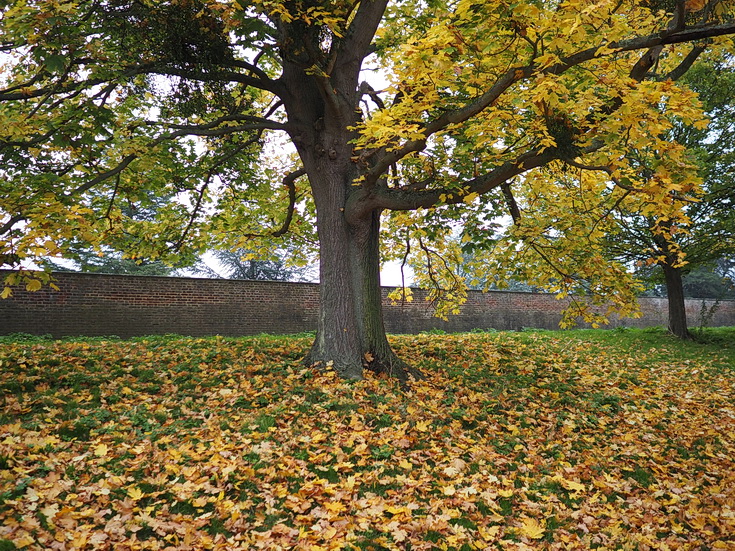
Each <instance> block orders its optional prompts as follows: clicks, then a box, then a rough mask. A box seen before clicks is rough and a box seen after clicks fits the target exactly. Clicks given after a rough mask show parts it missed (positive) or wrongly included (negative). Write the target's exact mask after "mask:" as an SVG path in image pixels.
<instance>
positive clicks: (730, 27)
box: [365, 22, 735, 186]
mask: <svg viewBox="0 0 735 551" xmlns="http://www.w3.org/2000/svg"><path fill="white" fill-rule="evenodd" d="M733 33H735V22H728V23H723V24H720V25H706V26H695V27H691V28H688V29H683V30H680V31H676V32H672V31H671V30H669V29H667V30H666V31H663V32H659V33H655V34H651V35H647V36H641V37H636V38H631V39H627V40H621V41H618V42H612V43H610V44H607V45H605V44H600V45H599V46H595V47H593V48H588V49H586V50H582V51H580V52H577V53H576V54H573V55H571V56H568V57H566V58H564V59H562V60H561V61H560V62H559V63H557V64H554V65H552V66H550V67H547V68H546V69H542V70H538V69H537V68H536V66H535V65H534V64H533V63H531V64H530V65H527V66H524V67H520V66H519V67H513V68H511V69H509V70H508V71H506V72H505V73H504V74H503V75H501V76H500V78H499V79H498V80H497V81H496V82H495V84H494V85H493V86H492V87H491V88H490V89H489V90H488V91H487V92H485V93H484V94H483V95H481V96H480V97H478V98H477V99H475V100H474V101H472V102H471V103H469V104H467V105H466V106H464V107H462V108H460V109H455V110H453V111H447V112H445V113H444V114H442V115H441V116H440V117H438V118H436V119H435V120H433V121H431V122H429V123H427V124H426V125H425V126H424V129H423V134H424V139H422V140H412V141H408V142H406V143H405V144H404V145H403V146H402V147H400V148H397V149H396V150H394V151H391V152H389V153H386V154H385V155H384V156H383V157H382V158H381V159H380V161H379V162H377V163H376V164H375V165H374V166H373V168H372V169H371V170H370V171H369V172H368V173H367V175H366V178H365V184H366V185H368V186H370V185H373V184H374V183H375V182H376V181H377V180H378V178H380V176H381V175H382V174H383V173H384V172H385V171H386V170H388V168H389V167H390V166H391V165H392V164H394V163H396V162H397V161H399V160H400V159H402V158H404V157H405V156H406V155H409V154H410V153H414V152H416V151H422V150H423V149H424V148H425V147H426V138H428V137H429V136H431V135H433V134H435V133H437V132H440V131H442V130H444V129H446V128H447V127H448V126H450V125H452V124H457V123H460V122H464V121H466V120H468V119H470V118H472V117H474V116H475V115H477V114H478V113H480V112H481V111H483V110H485V109H486V108H488V107H490V106H491V105H492V104H493V103H494V102H495V101H496V100H497V99H498V98H499V97H500V95H501V94H503V93H504V92H505V91H506V90H508V88H510V87H511V86H512V85H513V84H514V83H516V82H518V81H520V80H524V79H527V78H529V77H530V76H532V75H534V74H538V73H541V74H557V75H558V74H562V73H564V72H566V71H567V70H569V69H570V68H572V67H575V66H577V65H580V64H581V63H585V62H587V61H590V60H592V59H595V58H598V57H603V56H604V55H609V54H610V53H617V52H627V51H634V50H644V49H652V48H658V47H662V46H665V45H669V44H680V43H684V42H693V41H696V40H701V39H704V38H711V37H716V36H722V35H727V34H733ZM603 46H605V51H604V52H603V51H601V50H602V49H603ZM645 57H648V59H645V60H643V61H641V66H640V67H639V68H637V69H634V70H633V72H634V73H635V75H637V74H638V73H639V72H641V71H643V70H644V69H645V68H646V66H648V67H649V68H650V66H651V64H652V62H653V61H655V56H644V58H645Z"/></svg>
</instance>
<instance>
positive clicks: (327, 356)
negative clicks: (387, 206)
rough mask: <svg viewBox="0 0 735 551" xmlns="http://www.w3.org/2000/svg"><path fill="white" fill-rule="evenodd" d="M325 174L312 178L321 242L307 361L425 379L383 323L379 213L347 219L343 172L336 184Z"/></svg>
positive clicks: (355, 372)
mask: <svg viewBox="0 0 735 551" xmlns="http://www.w3.org/2000/svg"><path fill="white" fill-rule="evenodd" d="M324 175H325V172H324V171H322V172H320V173H318V174H317V175H316V176H314V178H315V179H316V181H315V182H312V189H313V192H314V198H315V203H316V206H317V219H318V223H317V224H318V232H319V243H320V249H319V251H320V272H319V273H320V286H319V297H320V309H319V320H318V327H317V334H316V338H315V341H314V345H313V346H312V349H311V351H310V353H309V355H308V356H307V362H308V363H309V364H312V365H314V364H319V365H321V366H324V367H332V368H333V369H335V370H336V371H337V372H338V373H339V374H340V375H341V376H343V377H345V378H350V379H359V378H361V377H362V374H363V369H364V368H367V369H370V370H372V371H374V372H376V373H381V374H386V375H389V376H392V377H396V378H398V379H399V380H401V381H406V380H408V379H409V378H411V377H414V378H420V377H421V375H420V373H419V372H418V371H417V370H415V369H413V368H411V367H410V366H408V365H407V364H406V363H405V362H403V361H402V360H401V359H400V358H398V356H396V354H395V353H394V352H393V350H392V348H391V346H390V343H389V342H388V338H387V335H386V331H385V325H384V323H383V306H382V290H381V286H380V248H379V245H380V243H379V234H380V211H379V210H373V211H370V212H369V213H368V214H367V215H366V216H364V217H362V218H359V219H357V220H350V221H349V222H348V221H347V219H346V217H345V213H344V211H345V208H344V207H343V206H340V205H345V201H346V194H348V193H349V187H347V186H345V184H344V183H342V182H340V180H341V178H340V177H339V176H340V175H338V174H332V176H333V178H334V180H333V181H332V182H331V183H330V182H325V181H324ZM348 185H349V184H348ZM330 188H331V192H325V190H328V189H330Z"/></svg>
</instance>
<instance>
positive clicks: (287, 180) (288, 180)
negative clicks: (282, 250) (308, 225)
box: [271, 168, 306, 237]
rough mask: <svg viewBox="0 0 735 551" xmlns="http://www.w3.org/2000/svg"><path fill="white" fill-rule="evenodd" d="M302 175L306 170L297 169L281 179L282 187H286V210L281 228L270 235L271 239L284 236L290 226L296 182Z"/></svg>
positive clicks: (294, 203)
mask: <svg viewBox="0 0 735 551" xmlns="http://www.w3.org/2000/svg"><path fill="white" fill-rule="evenodd" d="M304 174H306V169H305V168H299V169H298V170H294V171H293V172H290V173H288V174H286V176H285V177H284V178H283V185H284V186H287V187H288V210H287V211H286V219H285V220H284V221H283V224H282V225H281V227H280V228H279V229H277V230H276V231H274V232H273V233H272V234H271V235H273V237H281V236H282V235H285V234H286V233H287V232H288V229H289V227H290V226H291V221H292V220H293V214H294V210H295V209H296V180H297V179H298V178H300V177H301V176H303V175H304Z"/></svg>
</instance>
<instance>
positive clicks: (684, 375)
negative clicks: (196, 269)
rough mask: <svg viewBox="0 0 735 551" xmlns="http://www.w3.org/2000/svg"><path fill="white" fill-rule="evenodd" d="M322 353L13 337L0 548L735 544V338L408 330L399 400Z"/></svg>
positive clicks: (269, 346) (6, 352) (282, 341)
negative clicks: (332, 364)
mask: <svg viewBox="0 0 735 551" xmlns="http://www.w3.org/2000/svg"><path fill="white" fill-rule="evenodd" d="M727 335H729V337H730V338H732V337H735V331H730V332H729V333H727ZM734 340H735V339H734ZM308 344H309V340H308V339H307V338H299V337H288V338H283V337H269V336H261V337H254V338H244V339H225V338H208V339H193V338H180V337H151V338H147V339H138V340H132V341H120V340H116V339H107V340H95V339H88V340H77V341H52V340H38V339H35V340H28V341H26V342H23V341H18V340H16V341H14V342H11V341H8V340H5V341H4V342H3V343H0V388H1V389H2V396H3V408H2V417H0V526H1V527H0V549H14V548H18V549H115V550H125V549H172V550H173V549H182V550H183V549H222V550H224V549H259V548H262V549H313V550H319V549H365V550H380V549H412V550H424V549H458V550H469V549H508V550H511V549H514V550H515V549H517V550H521V549H640V550H645V549H662V550H663V549H677V550H682V549H735V405H734V404H735V369H734V367H735V365H734V361H733V360H734V359H735V350H733V349H732V348H729V349H728V348H727V347H724V348H723V347H722V346H719V347H718V346H707V345H701V344H694V343H688V344H687V343H685V344H680V343H676V342H675V341H673V340H671V339H668V338H667V337H666V335H664V334H662V333H660V332H659V333H651V332H648V333H647V332H640V331H610V332H604V333H603V332H591V331H580V332H568V333H552V332H520V333H485V334H463V335H449V336H442V335H417V336H398V337H392V344H393V345H394V346H395V348H396V349H397V351H398V352H399V354H400V355H401V356H402V357H403V358H405V359H407V360H410V361H411V362H413V364H414V365H416V366H417V367H419V368H421V369H422V370H423V372H424V373H426V374H427V375H428V378H427V380H426V381H423V382H415V383H413V384H412V385H411V386H410V388H407V389H405V388H404V389H402V388H401V387H400V386H399V385H398V384H397V383H396V382H395V381H393V380H390V379H386V378H375V377H371V376H369V375H368V377H367V378H366V379H365V380H364V381H359V382H346V381H343V380H340V379H338V378H337V377H336V376H335V375H334V374H333V373H330V372H319V371H315V370H313V369H310V368H305V367H304V366H302V365H301V363H300V358H301V355H302V353H303V351H304V350H305V349H306V348H307V347H308Z"/></svg>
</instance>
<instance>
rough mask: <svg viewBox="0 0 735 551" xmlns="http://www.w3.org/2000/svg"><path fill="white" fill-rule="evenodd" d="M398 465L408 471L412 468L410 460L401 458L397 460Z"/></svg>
mask: <svg viewBox="0 0 735 551" xmlns="http://www.w3.org/2000/svg"><path fill="white" fill-rule="evenodd" d="M398 466H399V467H400V468H401V469H405V470H407V471H410V470H411V469H413V464H412V463H411V462H410V461H406V460H405V459H401V460H400V461H399V462H398Z"/></svg>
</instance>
